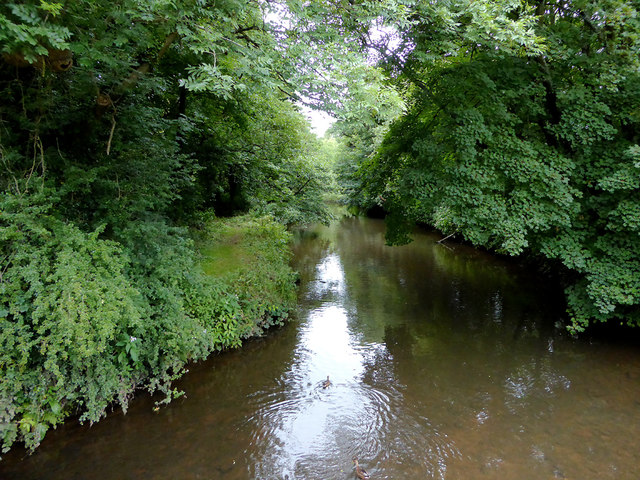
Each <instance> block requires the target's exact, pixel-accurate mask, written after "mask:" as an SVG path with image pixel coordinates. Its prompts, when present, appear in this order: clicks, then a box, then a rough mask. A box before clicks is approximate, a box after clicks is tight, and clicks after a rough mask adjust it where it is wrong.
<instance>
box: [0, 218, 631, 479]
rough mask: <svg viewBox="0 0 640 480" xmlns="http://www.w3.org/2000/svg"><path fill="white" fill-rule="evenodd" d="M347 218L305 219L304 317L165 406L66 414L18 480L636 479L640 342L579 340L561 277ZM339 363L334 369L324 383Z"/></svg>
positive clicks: (140, 404) (11, 464)
mask: <svg viewBox="0 0 640 480" xmlns="http://www.w3.org/2000/svg"><path fill="white" fill-rule="evenodd" d="M438 239H439V237H438V236H437V235H435V234H430V233H424V232H422V233H420V232H418V233H416V235H415V241H414V242H413V243H411V244H410V245H406V246H403V247H388V246H385V244H384V224H383V223H382V222H380V221H377V220H370V219H362V218H347V219H344V220H343V221H342V222H339V223H336V224H335V225H332V226H331V227H314V228H311V229H308V230H305V231H303V232H301V233H300V234H299V236H298V238H297V241H296V243H295V246H294V248H295V264H296V268H297V269H298V271H299V272H300V278H301V282H300V300H299V307H298V312H297V315H296V318H295V319H294V320H293V321H292V322H291V323H289V324H288V325H287V326H285V327H284V328H281V329H279V330H275V331H273V332H270V333H269V334H268V335H266V336H265V337H263V338H260V339H256V340H252V341H249V342H247V343H246V344H245V346H244V347H243V348H242V349H239V350H236V351H231V352H226V353H224V354H221V355H216V356H213V357H212V358H210V359H209V360H207V361H205V362H202V363H200V364H197V365H193V366H192V367H190V372H189V373H188V374H187V375H186V376H185V377H183V378H182V379H181V380H180V381H179V382H178V385H177V386H178V387H179V388H180V389H182V390H184V392H185V393H186V397H185V398H181V399H178V400H177V401H174V402H173V403H172V404H170V405H169V406H167V407H163V408H161V409H160V410H158V411H154V409H153V400H152V399H151V398H149V397H148V396H140V397H139V398H136V399H135V400H134V401H133V402H132V404H131V406H130V409H129V411H128V413H127V414H126V415H122V414H121V413H120V412H117V411H116V412H113V413H111V414H109V415H108V417H107V418H106V419H104V420H102V421H101V422H99V423H97V424H95V425H93V426H89V425H78V424H76V423H73V422H69V423H67V424H66V425H64V426H62V427H60V428H58V429H57V430H55V431H52V432H50V433H49V434H48V435H47V437H46V439H45V441H44V442H43V444H42V446H41V447H40V448H39V449H38V450H37V451H36V453H35V454H33V455H31V456H28V455H27V454H26V453H25V452H24V451H20V450H15V451H13V452H11V453H10V454H8V455H6V456H5V458H4V460H3V461H2V462H0V478H1V479H3V480H5V479H6V480H10V479H20V480H29V479H43V480H44V479H65V480H69V479H89V480H93V479H212V480H217V479H222V480H227V479H228V480H235V479H237V480H240V479H264V480H266V479H285V478H288V479H289V480H294V479H297V480H303V479H304V480H316V479H317V480H333V479H337V480H340V479H353V478H355V475H354V466H353V462H352V459H353V457H357V458H358V459H359V461H360V464H361V465H362V466H363V467H364V468H366V469H367V471H368V472H369V474H370V475H371V478H372V480H375V479H404V478H420V479H447V480H457V479H465V480H471V479H502V480H505V479H506V480H508V479H513V480H522V479H554V478H560V479H562V478H566V479H580V480H589V479H594V480H595V479H598V480H600V479H635V478H638V474H637V472H636V469H637V468H638V466H640V448H638V447H639V445H640V381H639V380H640V351H639V349H638V348H637V345H636V344H635V343H634V342H626V343H624V342H619V341H616V342H614V341H611V340H607V341H605V340H600V341H595V340H588V339H585V338H582V339H574V338H571V337H570V336H569V335H567V333H566V332H565V330H564V328H563V327H562V325H561V319H562V311H561V307H560V305H561V302H560V298H559V296H558V295H559V294H558V291H557V287H556V286H554V285H547V284H546V283H547V282H546V281H544V280H542V279H541V278H540V277H538V276H536V275H534V274H532V273H530V272H527V271H526V270H525V269H524V268H522V267H519V266H517V265H514V264H513V263H510V262H506V261H504V260H502V259H499V258H496V257H493V256H491V255H488V254H486V253H484V252H481V251H478V250H475V249H472V248H470V247H467V246H463V245H457V244H453V243H446V244H438V243H437V240H438ZM327 376H328V377H329V381H330V385H329V386H327V387H326V388H325V385H323V381H325V380H326V379H327Z"/></svg>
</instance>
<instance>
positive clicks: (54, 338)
mask: <svg viewBox="0 0 640 480" xmlns="http://www.w3.org/2000/svg"><path fill="white" fill-rule="evenodd" d="M263 8H267V5H266V4H265V5H261V4H258V3H248V2H243V1H239V0H230V1H225V2H216V3H215V4H213V3H212V2H203V1H195V0H177V1H169V2H166V1H144V0H125V1H121V2H109V1H106V0H96V1H91V2H89V1H77V2H56V1H45V0H24V1H9V2H3V3H2V4H1V5H0V55H1V57H0V98H1V99H2V102H1V103H0V190H1V191H2V193H1V197H0V262H1V263H0V441H1V443H2V449H3V451H6V450H7V449H8V448H9V447H10V446H11V445H12V444H13V443H14V442H15V441H17V440H22V441H24V442H25V443H26V445H27V446H28V447H30V448H34V447H35V446H37V445H38V444H39V442H40V441H41V439H42V437H43V435H44V434H45V432H46V431H47V429H48V428H49V427H50V426H52V425H56V424H57V423H59V422H60V421H62V420H63V419H64V418H65V417H66V416H68V415H79V416H80V419H81V420H89V421H92V422H93V421H96V420H98V419H99V418H100V417H101V416H102V415H103V414H104V412H105V409H106V408H107V407H108V406H109V405H110V404H111V403H113V402H117V403H118V404H120V405H121V406H122V407H123V408H125V409H126V405H127V400H128V398H129V397H130V396H131V394H132V393H133V392H134V390H135V389H137V388H146V389H147V390H149V391H151V392H153V391H158V390H160V391H162V392H164V393H165V394H166V397H167V399H170V398H171V396H173V395H175V393H176V392H173V390H172V387H171V381H172V380H173V379H174V378H176V376H178V375H180V373H181V371H182V369H183V366H184V365H185V363H186V362H187V361H189V360H194V359H200V358H204V357H205V356H206V355H208V354H209V353H210V352H212V351H214V350H218V349H222V348H226V347H231V346H236V345H238V344H239V342H240V341H241V339H242V338H244V337H246V336H248V335H250V334H255V333H260V331H261V330H262V329H263V328H266V327H268V326H269V325H270V324H272V323H279V322H281V321H282V319H283V318H284V317H285V316H286V311H287V309H288V308H289V307H290V306H291V291H292V288H293V279H292V277H291V272H289V271H288V267H287V266H286V263H287V258H288V257H287V256H286V254H285V253H284V252H286V244H285V243H284V242H285V240H286V235H285V234H284V232H283V231H282V227H280V226H278V225H275V224H273V223H272V222H273V220H267V219H265V220H261V221H260V222H259V223H251V222H249V223H248V225H249V226H248V227H247V228H245V230H243V233H242V235H244V236H249V235H256V241H258V240H257V239H258V238H259V239H261V240H260V241H262V242H263V245H262V247H260V248H261V250H262V251H264V252H265V255H263V256H260V255H256V256H255V264H252V265H253V267H254V269H255V271H256V272H263V273H264V272H265V270H269V271H271V272H272V276H271V277H269V276H262V277H260V276H257V275H258V273H255V274H253V276H250V275H248V274H247V273H246V272H245V273H243V274H242V275H243V276H241V277H237V278H233V279H227V278H223V277H220V276H216V275H215V273H216V272H209V273H210V274H209V275H207V274H204V273H203V272H202V271H201V269H200V267H199V261H200V260H199V259H198V257H197V254H196V249H195V248H194V242H193V240H192V239H191V234H190V233H189V232H190V230H189V228H188V226H189V224H193V223H194V222H196V223H197V222H198V221H199V218H200V216H199V212H202V211H206V210H208V211H214V212H215V214H217V215H230V214H234V213H237V212H243V211H247V210H250V209H253V210H255V211H257V212H258V213H261V214H269V215H271V217H270V218H272V219H276V220H277V221H279V222H281V223H283V224H287V223H294V222H306V221H318V220H321V221H324V220H326V219H327V218H328V214H327V213H326V210H325V209H324V207H323V206H322V203H321V200H322V195H323V193H324V190H325V186H326V184H327V183H328V182H327V179H326V175H327V174H326V172H325V170H324V168H323V167H322V165H321V161H320V160H321V156H322V155H321V145H320V144H319V142H318V140H317V139H315V137H314V136H312V135H311V134H310V133H309V132H308V125H307V123H306V122H305V120H304V118H303V117H302V116H301V114H300V113H299V112H298V111H297V108H296V107H295V106H294V105H293V104H292V103H291V100H290V99H291V98H294V97H295V95H294V94H293V92H292V93H290V94H287V89H289V85H288V84H287V83H286V82H285V81H284V80H283V78H285V77H287V76H288V74H287V71H288V70H287V69H290V68H291V65H287V64H285V63H284V62H283V61H282V58H281V56H280V53H279V52H278V51H277V48H276V46H277V44H276V42H275V39H274V38H275V37H274V35H273V34H272V32H271V31H270V30H269V28H270V27H269V26H268V25H267V24H265V22H264V20H263V18H264V16H265V11H263ZM218 226H219V224H216V228H218ZM220 228H222V227H220ZM211 233H212V234H213V232H211ZM269 243H271V244H272V247H271V248H272V250H269V248H267V247H266V246H265V245H266V244H269ZM266 252H270V253H269V255H266ZM238 275H241V274H238ZM274 282H275V283H274ZM259 292H262V293H264V295H265V297H264V298H262V299H259V298H257V297H258V296H259ZM267 292H270V293H269V294H268V295H267Z"/></svg>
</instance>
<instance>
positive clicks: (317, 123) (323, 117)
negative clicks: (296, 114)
mask: <svg viewBox="0 0 640 480" xmlns="http://www.w3.org/2000/svg"><path fill="white" fill-rule="evenodd" d="M300 110H301V111H302V114H303V115H304V116H305V117H307V119H308V120H309V123H311V131H312V132H313V133H315V134H316V135H317V136H318V137H323V136H324V134H325V132H326V131H327V129H328V128H329V127H330V126H331V125H332V124H333V122H335V118H333V117H331V116H330V115H329V114H327V113H325V112H320V111H318V110H311V109H310V108H309V107H305V106H304V105H300Z"/></svg>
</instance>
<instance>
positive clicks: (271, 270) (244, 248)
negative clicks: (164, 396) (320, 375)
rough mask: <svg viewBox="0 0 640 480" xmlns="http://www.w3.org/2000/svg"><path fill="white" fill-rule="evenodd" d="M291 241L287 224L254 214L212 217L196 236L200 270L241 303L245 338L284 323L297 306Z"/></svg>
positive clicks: (240, 316) (242, 331)
mask: <svg viewBox="0 0 640 480" xmlns="http://www.w3.org/2000/svg"><path fill="white" fill-rule="evenodd" d="M290 241H291V234H290V233H289V232H287V230H286V229H285V227H284V226H283V225H280V224H278V223H276V222H275V221H274V220H273V219H272V218H271V217H255V216H251V215H244V216H238V217H232V218H209V219H207V220H206V221H205V222H204V228H203V229H202V230H200V231H199V232H198V233H197V235H196V247H197V249H198V252H199V254H200V266H201V267H202V270H203V271H204V272H205V273H206V274H207V275H209V276H211V277H214V278H216V279H219V280H221V281H222V282H223V283H224V284H225V285H226V290H227V291H229V292H232V295H234V296H235V297H237V298H238V302H239V305H240V308H241V312H239V314H238V315H239V318H240V320H239V328H240V334H241V337H243V338H246V337H250V336H253V335H259V334H261V333H262V332H263V330H264V329H266V328H268V327H270V326H272V325H275V324H278V325H281V324H283V323H284V321H285V320H286V319H287V318H288V315H289V311H290V310H291V309H292V308H293V306H294V305H295V280H296V274H295V273H294V272H293V271H292V270H291V267H290V266H289V260H290V257H291V251H290V248H289V242H290Z"/></svg>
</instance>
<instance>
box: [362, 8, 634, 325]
mask: <svg viewBox="0 0 640 480" xmlns="http://www.w3.org/2000/svg"><path fill="white" fill-rule="evenodd" d="M447 7H448V8H442V12H444V13H442V14H437V15H436V16H435V17H434V18H435V21H434V22H423V20H422V19H423V18H427V17H428V15H427V13H428V12H429V11H430V10H431V9H433V8H435V7H434V6H432V5H430V4H429V5H424V6H421V7H419V8H418V10H420V11H421V12H423V14H424V16H418V17H416V18H417V20H416V22H414V23H412V24H410V25H409V26H407V27H406V28H404V29H402V28H401V27H399V28H400V31H401V33H402V39H403V40H402V43H401V48H400V49H399V51H398V52H397V54H396V56H395V57H390V58H388V59H387V63H386V67H387V68H388V71H389V73H391V74H393V75H398V76H397V81H396V84H397V85H398V88H401V89H403V90H404V91H405V92H406V94H407V97H408V99H407V104H408V105H409V108H408V111H407V113H406V114H405V115H404V116H403V117H402V118H400V119H399V120H398V121H397V122H395V123H394V124H393V125H392V127H391V128H390V130H389V133H388V135H387V137H386V138H385V140H384V142H383V143H382V145H381V146H380V148H379V149H378V150H377V153H376V155H374V156H369V157H368V158H366V159H364V158H361V159H360V160H358V162H357V163H356V170H355V172H354V173H353V174H352V178H357V179H359V180H360V185H361V188H359V190H357V191H354V192H353V194H354V198H353V202H354V203H357V204H360V205H362V204H365V205H367V204H369V205H371V204H375V203H378V204H382V205H383V206H384V208H385V209H386V210H387V211H388V212H389V217H388V220H389V222H388V223H389V240H390V241H391V242H393V243H402V242H406V241H408V232H409V231H410V228H411V226H412V225H414V224H415V223H416V222H421V223H427V224H431V225H434V226H435V227H437V228H439V229H440V230H442V231H443V232H444V233H447V234H458V235H459V236H460V237H462V238H464V239H465V240H467V241H469V242H471V243H473V244H474V245H479V246H484V247H489V248H492V249H494V250H496V251H498V252H500V253H505V254H509V255H520V254H523V253H527V254H533V255H536V256H540V257H543V258H546V259H549V260H551V261H553V262H557V264H556V266H562V267H563V268H564V272H565V275H564V276H565V279H566V282H567V285H568V288H567V300H568V308H569V313H570V316H571V319H572V326H571V329H572V330H573V331H582V330H583V329H584V328H586V326H588V324H589V323H590V322H591V321H607V320H612V319H618V320H621V321H625V322H627V323H629V324H631V325H636V324H638V322H639V321H640V310H639V305H640V295H639V293H640V284H639V283H638V282H639V281H640V256H639V254H638V249H637V248H636V246H635V245H636V244H637V242H638V221H637V218H638V213H639V212H640V197H639V196H638V186H639V183H638V182H639V179H640V175H639V174H640V170H638V169H639V168H640V163H639V162H638V152H639V151H640V150H639V147H638V141H639V134H638V132H639V131H640V117H638V114H637V105H638V104H640V90H639V85H640V77H639V76H638V64H639V60H638V57H637V55H635V53H634V52H637V49H638V46H639V45H640V43H639V42H640V15H639V12H638V10H637V8H635V7H633V6H631V5H630V4H628V3H625V2H620V1H610V2H604V3H603V2H588V1H576V2H571V3H569V4H566V5H563V6H551V5H548V4H546V3H543V2H541V3H540V4H539V7H538V8H537V9H536V10H535V11H534V10H531V9H529V8H528V7H525V6H518V2H508V3H504V4H502V3H496V4H495V5H493V6H490V5H487V4H484V3H483V2H476V5H471V4H465V3H464V2H463V3H462V4H460V5H456V6H451V5H447ZM496 9H497V10H496ZM534 13H535V15H532V14H534ZM447 15H448V16H449V17H447ZM447 18H448V19H447ZM438 25H440V26H441V27H445V28H438ZM446 25H449V27H446ZM496 29H497V30H496ZM523 29H524V30H523ZM525 30H526V31H530V33H531V35H530V36H529V40H525V39H524V38H523V36H522V33H523V32H524V31H525ZM541 39H544V40H542V41H541ZM530 40H531V41H530ZM541 49H544V50H545V51H546V53H545V54H544V55H539V53H540V52H541ZM352 168H353V167H352Z"/></svg>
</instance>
